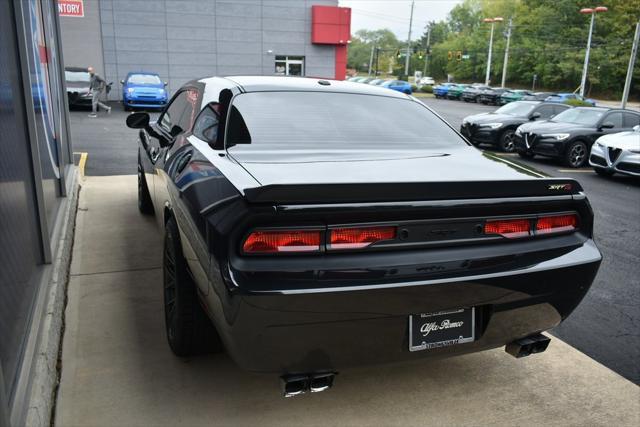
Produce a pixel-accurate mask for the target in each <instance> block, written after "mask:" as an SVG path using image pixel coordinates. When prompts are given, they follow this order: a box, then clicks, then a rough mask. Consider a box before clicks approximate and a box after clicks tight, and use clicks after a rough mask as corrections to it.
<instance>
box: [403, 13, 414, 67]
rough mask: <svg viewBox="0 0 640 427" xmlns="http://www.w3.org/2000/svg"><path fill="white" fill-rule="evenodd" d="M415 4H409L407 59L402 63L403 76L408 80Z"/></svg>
mask: <svg viewBox="0 0 640 427" xmlns="http://www.w3.org/2000/svg"><path fill="white" fill-rule="evenodd" d="M415 4H416V2H415V1H412V2H411V16H410V17H409V37H408V38H407V58H406V59H405V61H404V75H405V76H406V77H407V79H408V78H409V59H410V58H411V26H412V25H413V6H415Z"/></svg>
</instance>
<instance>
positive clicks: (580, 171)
mask: <svg viewBox="0 0 640 427" xmlns="http://www.w3.org/2000/svg"><path fill="white" fill-rule="evenodd" d="M558 172H564V173H566V172H575V173H595V171H594V170H593V169H558Z"/></svg>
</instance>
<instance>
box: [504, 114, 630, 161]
mask: <svg viewBox="0 0 640 427" xmlns="http://www.w3.org/2000/svg"><path fill="white" fill-rule="evenodd" d="M558 105H560V104H558ZM578 108H594V109H598V110H601V111H604V112H605V113H604V114H603V115H602V117H601V118H600V119H599V120H598V121H596V122H594V123H591V124H589V125H583V124H577V123H567V122H557V121H554V120H553V119H551V120H549V121H544V122H539V123H531V124H525V125H523V126H522V127H521V128H520V131H521V135H517V134H516V136H515V146H516V151H518V152H521V153H529V154H538V155H542V156H546V157H554V158H564V156H565V154H566V152H567V149H568V148H569V147H570V146H571V144H573V143H574V142H576V141H581V142H583V143H584V144H585V145H586V147H587V153H588V152H589V151H590V150H591V146H592V145H593V143H594V142H595V141H596V140H597V139H598V138H600V137H601V136H603V135H608V134H611V133H618V132H624V131H630V130H632V127H614V128H606V127H603V124H604V123H606V122H607V121H608V120H609V117H610V115H611V114H615V113H619V112H624V113H631V114H634V115H637V116H638V117H640V114H639V113H637V112H635V111H632V110H625V109H606V108H602V107H578ZM639 120H640V119H639ZM553 133H568V134H569V137H568V138H566V139H564V140H562V141H557V140H555V139H553V138H545V137H542V135H546V134H553ZM525 134H526V138H527V139H526V141H525ZM585 163H586V159H585Z"/></svg>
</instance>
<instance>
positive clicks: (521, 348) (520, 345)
mask: <svg viewBox="0 0 640 427" xmlns="http://www.w3.org/2000/svg"><path fill="white" fill-rule="evenodd" d="M549 342H551V338H548V337H546V336H544V335H542V334H535V335H530V336H528V337H526V338H521V339H519V340H515V341H513V342H511V343H509V344H507V345H506V346H505V348H504V349H505V351H506V352H507V353H509V354H510V355H512V356H513V357H515V358H520V357H526V356H530V355H532V354H536V353H542V352H543V351H545V350H546V349H547V347H549Z"/></svg>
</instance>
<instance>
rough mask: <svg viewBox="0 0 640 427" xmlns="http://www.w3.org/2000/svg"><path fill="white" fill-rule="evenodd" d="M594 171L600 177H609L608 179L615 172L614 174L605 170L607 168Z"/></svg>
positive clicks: (596, 168) (595, 168)
mask: <svg viewBox="0 0 640 427" xmlns="http://www.w3.org/2000/svg"><path fill="white" fill-rule="evenodd" d="M593 169H594V170H595V171H596V173H597V174H598V175H600V176H607V177H608V176H612V175H613V174H614V172H613V171H610V170H608V169H605V168H598V167H594V168H593Z"/></svg>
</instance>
